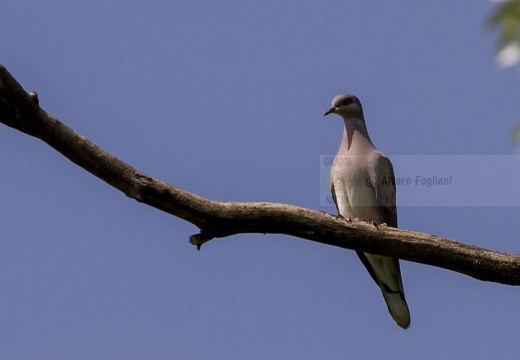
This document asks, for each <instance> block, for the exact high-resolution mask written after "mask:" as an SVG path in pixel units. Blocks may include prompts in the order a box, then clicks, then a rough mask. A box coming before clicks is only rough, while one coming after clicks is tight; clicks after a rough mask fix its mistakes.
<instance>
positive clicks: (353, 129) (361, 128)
mask: <svg viewBox="0 0 520 360" xmlns="http://www.w3.org/2000/svg"><path fill="white" fill-rule="evenodd" d="M343 121H344V123H345V128H344V130H343V139H342V140H341V142H342V148H343V149H347V151H349V152H354V153H355V152H356V151H357V150H358V149H361V148H366V146H367V145H369V146H374V144H372V140H370V136H369V135H368V130H367V126H366V124H365V121H364V120H363V119H359V118H355V117H349V118H346V119H343Z"/></svg>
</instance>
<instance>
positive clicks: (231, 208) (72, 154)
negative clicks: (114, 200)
mask: <svg viewBox="0 0 520 360" xmlns="http://www.w3.org/2000/svg"><path fill="white" fill-rule="evenodd" d="M0 122H2V123H4V124H5V125H7V126H10V127H12V128H14V129H17V130H19V131H21V132H23V133H25V134H28V135H31V136H34V137H36V138H38V139H41V140H43V141H44V142H46V143H47V144H48V145H50V146H52V147H53V148H54V149H56V150H57V151H59V152H60V153H61V154H62V155H64V156H65V157H67V158H68V159H69V160H71V161H73V162H74V163H76V164H77V165H79V166H81V167H82V168H84V169H85V170H87V171H89V172H90V173H92V174H93V175H95V176H97V177H98V178H100V179H101V180H103V181H105V182H106V183H108V184H109V185H111V186H113V187H115V188H116V189H118V190H120V191H122V192H123V193H125V194H126V195H127V196H128V197H130V198H133V199H135V200H137V201H139V202H142V203H144V204H147V205H150V206H153V207H155V208H157V209H159V210H162V211H165V212H167V213H169V214H171V215H174V216H177V217H179V218H181V219H184V220H186V221H189V222H190V223H192V224H194V225H195V226H197V227H198V228H199V229H200V233H199V234H197V235H192V236H191V237H190V242H191V243H192V244H194V245H196V246H197V248H200V246H201V245H202V244H204V243H205V242H207V241H209V240H211V239H213V238H220V237H226V236H231V235H235V234H242V233H264V234H286V235H291V236H295V237H299V238H303V239H307V240H312V241H316V242H319V243H322V244H327V245H333V246H338V247H341V248H345V249H352V250H359V251H364V252H370V253H375V254H386V255H390V256H394V257H397V258H400V259H403V260H408V261H413V262H417V263H422V264H427V265H432V266H437V267H441V268H444V269H448V270H452V271H456V272H459V273H462V274H466V275H469V276H472V277H474V278H476V279H479V280H484V281H493V282H497V283H502V284H509V285H520V256H519V255H514V254H506V253H500V252H496V251H491V250H486V249H482V248H478V247H476V246H470V245H466V244H462V243H458V242H455V241H452V240H448V239H444V238H441V237H438V236H434V235H428V234H423V233H418V232H412V231H407V230H400V229H395V228H390V227H386V226H379V227H378V228H376V227H375V226H374V225H371V224H367V223H364V222H359V221H354V222H352V223H348V222H347V221H345V220H343V219H338V218H336V217H335V216H332V215H329V214H326V213H323V212H319V211H315V210H310V209H305V208H301V207H297V206H293V205H286V204H278V203H246V202H218V201H213V200H209V199H205V198H202V197H200V196H197V195H194V194H191V193H189V192H186V191H184V190H181V189H179V188H176V187H175V186H172V185H169V184H167V183H165V182H163V181H160V180H157V179H154V178H153V177H151V176H149V175H147V174H144V173H142V172H140V171H138V170H136V169H134V168H133V167H131V166H129V165H128V164H125V163H124V162H122V161H121V160H119V159H117V158H115V157H114V156H112V155H110V154H108V153H107V152H105V151H104V150H102V149H101V148H99V147H98V146H97V145H95V144H93V143H92V142H90V141H89V140H88V139H86V138H85V137H83V136H81V135H79V134H77V133H76V132H74V131H73V130H72V129H71V128H69V127H68V126H67V125H65V124H63V123H62V122H60V121H59V120H58V119H56V118H55V117H53V116H52V115H50V114H48V113H46V112H45V111H44V110H42V109H41V108H40V107H39V104H38V96H37V94H36V93H30V94H28V93H26V92H25V90H24V89H23V88H22V86H21V85H20V84H19V83H18V82H17V81H16V80H15V79H14V78H13V77H12V76H11V74H10V73H9V72H8V71H7V70H6V69H5V67H3V66H2V65H0Z"/></svg>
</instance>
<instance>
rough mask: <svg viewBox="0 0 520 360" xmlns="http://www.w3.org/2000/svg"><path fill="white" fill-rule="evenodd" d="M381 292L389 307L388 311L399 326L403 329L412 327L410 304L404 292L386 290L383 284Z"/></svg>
mask: <svg viewBox="0 0 520 360" xmlns="http://www.w3.org/2000/svg"><path fill="white" fill-rule="evenodd" d="M381 292H382V293H383V297H384V298H385V301H386V305H387V306H388V311H389V312H390V315H392V318H393V319H394V320H395V322H396V323H397V325H399V326H400V327H402V328H403V329H406V328H408V326H410V311H409V310H408V304H406V299H405V298H404V293H403V292H402V290H400V291H397V292H394V291H392V290H390V289H386V288H385V286H384V284H383V285H382V286H381Z"/></svg>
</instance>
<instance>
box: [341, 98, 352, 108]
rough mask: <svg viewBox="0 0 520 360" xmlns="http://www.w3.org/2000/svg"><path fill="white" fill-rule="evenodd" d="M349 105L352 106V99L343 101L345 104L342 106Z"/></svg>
mask: <svg viewBox="0 0 520 360" xmlns="http://www.w3.org/2000/svg"><path fill="white" fill-rule="evenodd" d="M349 104H352V99H351V98H347V99H345V100H343V103H341V105H345V106H346V105H349Z"/></svg>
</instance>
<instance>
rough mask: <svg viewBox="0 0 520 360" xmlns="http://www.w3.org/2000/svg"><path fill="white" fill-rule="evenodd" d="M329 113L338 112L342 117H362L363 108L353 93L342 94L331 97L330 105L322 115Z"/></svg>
mask: <svg viewBox="0 0 520 360" xmlns="http://www.w3.org/2000/svg"><path fill="white" fill-rule="evenodd" d="M329 114H338V115H340V116H341V117H342V118H349V117H357V118H363V108H362V107H361V102H360V101H359V99H358V98H357V97H356V96H355V95H350V94H343V95H338V96H336V97H335V98H334V99H332V107H331V108H330V109H329V110H327V111H325V114H323V116H327V115H329Z"/></svg>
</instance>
